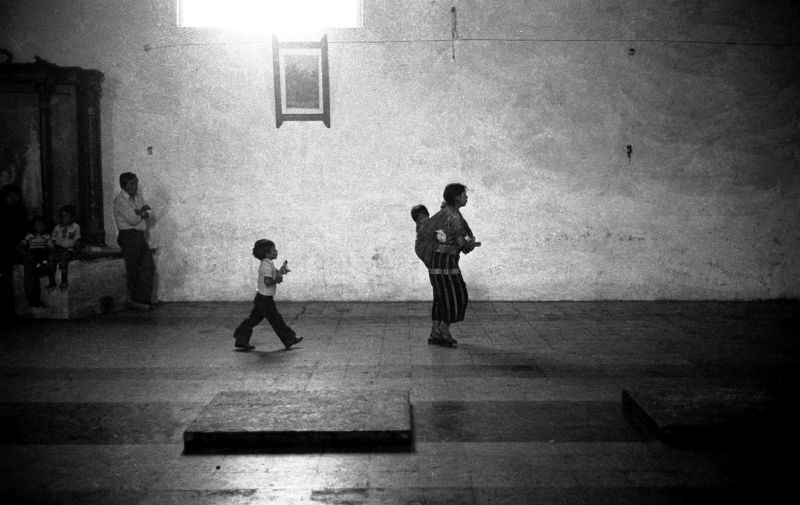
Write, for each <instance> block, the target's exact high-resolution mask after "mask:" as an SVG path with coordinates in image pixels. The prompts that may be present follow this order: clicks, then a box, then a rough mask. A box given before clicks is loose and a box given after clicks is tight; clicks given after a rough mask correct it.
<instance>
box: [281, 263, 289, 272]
mask: <svg viewBox="0 0 800 505" xmlns="http://www.w3.org/2000/svg"><path fill="white" fill-rule="evenodd" d="M289 272H291V270H289V261H288V260H283V265H281V273H282V274H288V273H289Z"/></svg>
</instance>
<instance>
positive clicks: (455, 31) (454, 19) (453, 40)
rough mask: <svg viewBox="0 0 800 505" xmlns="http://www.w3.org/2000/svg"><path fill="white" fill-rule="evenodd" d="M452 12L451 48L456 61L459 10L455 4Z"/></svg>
mask: <svg viewBox="0 0 800 505" xmlns="http://www.w3.org/2000/svg"><path fill="white" fill-rule="evenodd" d="M450 12H451V13H452V18H451V25H450V48H451V49H452V51H453V61H456V39H457V38H458V12H457V11H456V6H455V5H454V6H453V7H452V8H451V9H450Z"/></svg>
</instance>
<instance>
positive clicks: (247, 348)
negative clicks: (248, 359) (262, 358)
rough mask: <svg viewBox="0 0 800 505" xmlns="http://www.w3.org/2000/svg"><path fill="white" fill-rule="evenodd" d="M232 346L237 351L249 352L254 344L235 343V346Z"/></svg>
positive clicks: (253, 347)
mask: <svg viewBox="0 0 800 505" xmlns="http://www.w3.org/2000/svg"><path fill="white" fill-rule="evenodd" d="M234 347H235V349H236V350H237V351H239V352H249V351H252V350H253V349H255V348H256V346H254V345H250V344H245V345H237V346H234Z"/></svg>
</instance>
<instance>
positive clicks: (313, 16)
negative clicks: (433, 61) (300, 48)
mask: <svg viewBox="0 0 800 505" xmlns="http://www.w3.org/2000/svg"><path fill="white" fill-rule="evenodd" d="M177 2H178V26H182V27H190V28H222V29H231V30H242V31H260V32H274V31H281V32H287V31H293V30H316V29H322V28H358V27H360V26H361V0H177Z"/></svg>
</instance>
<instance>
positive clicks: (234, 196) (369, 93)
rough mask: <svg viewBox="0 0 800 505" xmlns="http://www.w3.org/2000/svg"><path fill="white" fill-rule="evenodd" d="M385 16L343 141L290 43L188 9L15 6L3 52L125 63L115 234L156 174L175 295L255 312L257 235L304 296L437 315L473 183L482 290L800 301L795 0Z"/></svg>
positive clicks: (353, 83) (112, 72)
mask: <svg viewBox="0 0 800 505" xmlns="http://www.w3.org/2000/svg"><path fill="white" fill-rule="evenodd" d="M453 5H456V6H457V14H458V18H457V35H458V39H457V40H455V41H453V40H451V32H452V30H451V28H452V26H451V20H452V13H451V7H452V6H453ZM363 9H364V23H365V26H364V28H361V29H346V30H345V29H339V30H330V31H328V32H327V33H328V40H329V61H330V91H331V93H330V96H331V116H332V118H331V123H332V124H331V128H330V129H328V128H326V127H325V126H324V125H323V124H322V123H319V122H306V123H302V122H290V123H284V124H283V126H281V128H276V127H275V114H274V113H275V111H274V95H273V86H272V82H273V75H272V52H271V36H270V35H269V34H242V33H235V32H229V31H217V30H206V29H202V30H201V29H184V28H178V27H176V26H175V18H176V14H175V5H174V2H173V1H170V0H160V1H156V0H137V1H122V0H73V1H70V2H63V1H60V0H6V1H3V2H2V3H0V47H3V48H6V49H8V50H10V51H11V52H12V53H14V55H15V57H16V61H32V59H33V56H34V55H38V56H41V57H43V58H45V59H47V60H50V61H52V62H54V63H57V64H59V65H70V66H72V65H74V66H81V67H84V68H95V69H98V70H100V71H102V72H104V74H105V81H104V88H103V93H104V94H103V99H102V108H103V110H102V130H103V136H102V142H103V167H104V174H105V181H104V197H105V200H106V202H107V209H108V211H107V215H106V229H107V230H108V243H109V244H114V243H115V230H114V225H113V219H112V217H111V213H110V209H111V201H112V199H113V197H114V196H115V194H116V193H117V192H118V185H117V179H118V176H119V174H120V173H121V172H124V171H134V172H136V173H137V174H138V175H139V178H140V187H141V188H142V190H143V193H144V195H145V197H146V198H147V199H148V200H150V203H151V205H152V206H153V207H154V208H155V209H156V212H157V215H158V220H157V222H156V224H155V225H154V227H153V229H152V237H151V240H152V242H153V244H154V245H157V246H158V255H157V264H158V269H159V291H160V298H161V299H162V300H168V301H180V300H245V299H249V298H250V297H251V296H252V293H253V291H254V277H255V271H256V267H257V263H256V261H255V260H254V259H253V258H252V257H251V256H250V248H251V246H252V243H253V241H254V240H256V239H258V238H271V239H273V240H274V241H275V242H276V243H277V245H278V249H279V261H280V260H283V259H284V258H286V259H288V260H289V262H290V267H291V268H292V269H293V272H292V273H291V274H290V275H289V277H288V278H287V281H286V282H285V283H284V284H282V285H281V286H280V289H279V294H278V296H279V297H280V298H281V299H288V300H411V299H414V300H422V299H427V298H429V291H430V287H429V284H428V281H427V275H426V272H425V270H424V267H423V266H422V264H421V263H420V262H419V261H418V260H417V259H416V257H415V256H414V253H413V242H414V226H413V223H412V221H411V219H410V217H409V209H410V207H411V206H412V205H413V204H416V203H424V204H426V205H427V206H428V207H429V208H431V209H436V208H437V207H438V203H439V202H440V201H441V193H442V189H443V188H444V186H445V185H446V184H447V183H449V182H454V181H458V182H462V183H464V184H466V185H467V186H468V187H469V191H468V194H469V196H470V203H469V205H468V206H467V207H466V208H465V209H464V214H465V216H466V217H467V219H468V220H469V222H470V225H471V227H472V228H473V230H474V231H475V234H476V235H477V237H478V239H479V240H481V241H482V242H483V244H484V246H483V247H482V248H481V249H478V250H476V251H475V252H474V253H473V254H470V255H468V256H465V257H464V258H463V259H462V267H463V270H464V272H465V278H466V281H467V283H468V286H469V288H470V295H471V297H472V298H473V299H481V300H552V299H571V300H583V299H758V298H776V297H797V296H798V295H800V260H799V259H798V258H800V255H799V254H798V252H800V229H799V228H798V219H799V218H800V198H799V197H800V160H798V157H799V156H800V152H798V144H799V143H800V142H799V141H800V105H799V104H800V87H799V84H800V83H799V82H798V78H797V75H796V69H797V68H800V47H799V45H800V40H798V37H797V33H800V30H799V28H800V25H799V24H798V21H797V20H798V18H799V17H800V16H798V7H797V6H796V4H795V3H794V2H792V1H790V0H786V1H758V0H752V1H751V0H708V1H699V0H670V1H664V0H641V1H636V2H633V1H627V0H598V1H592V2H590V1H567V0H542V1H536V0H532V1H526V0H492V1H489V0H484V1H479V0H459V1H457V2H453V1H448V2H442V1H431V0H402V1H401V0H364V6H363ZM320 35H321V34H319V33H316V34H308V35H307V36H308V37H309V38H310V39H311V40H318V39H319V37H320ZM770 44H772V45H770ZM631 49H633V54H632V51H631ZM626 146H631V148H632V152H631V156H630V157H628V155H627V151H626ZM148 148H151V149H148Z"/></svg>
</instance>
